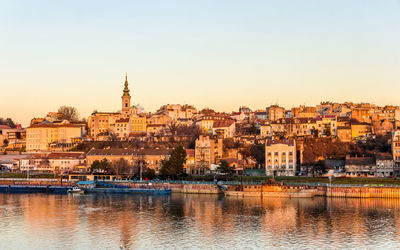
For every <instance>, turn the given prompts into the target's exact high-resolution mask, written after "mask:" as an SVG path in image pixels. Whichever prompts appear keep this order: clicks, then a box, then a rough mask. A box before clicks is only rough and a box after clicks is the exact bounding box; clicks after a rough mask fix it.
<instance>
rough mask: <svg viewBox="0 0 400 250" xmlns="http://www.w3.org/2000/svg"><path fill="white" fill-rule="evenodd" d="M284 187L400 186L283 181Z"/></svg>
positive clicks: (389, 185) (391, 185) (399, 186)
mask: <svg viewBox="0 0 400 250" xmlns="http://www.w3.org/2000/svg"><path fill="white" fill-rule="evenodd" d="M284 184H285V185H292V186H304V185H308V186H314V187H398V188H400V185H398V184H335V183H332V184H329V183H318V182H310V183H308V182H303V183H301V182H287V181H284Z"/></svg>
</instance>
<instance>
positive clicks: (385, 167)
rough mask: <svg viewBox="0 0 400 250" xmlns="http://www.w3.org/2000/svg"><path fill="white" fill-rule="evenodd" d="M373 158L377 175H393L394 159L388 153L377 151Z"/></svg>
mask: <svg viewBox="0 0 400 250" xmlns="http://www.w3.org/2000/svg"><path fill="white" fill-rule="evenodd" d="M375 159H376V176H377V177H391V176H394V175H395V167H394V161H393V157H392V155H391V154H390V153H377V154H376V158H375Z"/></svg>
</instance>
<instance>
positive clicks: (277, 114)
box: [267, 105, 286, 121]
mask: <svg viewBox="0 0 400 250" xmlns="http://www.w3.org/2000/svg"><path fill="white" fill-rule="evenodd" d="M285 114H286V112H285V108H282V107H279V106H278V105H272V106H269V107H268V108H267V115H268V120H270V121H276V120H278V119H282V118H285Z"/></svg>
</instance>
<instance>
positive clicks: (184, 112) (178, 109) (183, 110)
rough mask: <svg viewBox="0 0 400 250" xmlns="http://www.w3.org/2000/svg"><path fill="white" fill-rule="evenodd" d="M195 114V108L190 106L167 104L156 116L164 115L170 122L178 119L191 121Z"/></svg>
mask: <svg viewBox="0 0 400 250" xmlns="http://www.w3.org/2000/svg"><path fill="white" fill-rule="evenodd" d="M196 113H197V110H196V108H194V107H193V106H191V105H183V106H182V105H180V104H167V105H164V106H162V107H161V108H160V109H159V110H158V111H157V114H164V115H167V116H168V117H169V118H171V120H172V121H176V120H178V119H192V118H193V116H194V115H195V114H196Z"/></svg>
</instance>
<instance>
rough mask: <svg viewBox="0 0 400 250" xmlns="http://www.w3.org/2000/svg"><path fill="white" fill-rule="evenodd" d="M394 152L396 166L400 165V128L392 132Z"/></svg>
mask: <svg viewBox="0 0 400 250" xmlns="http://www.w3.org/2000/svg"><path fill="white" fill-rule="evenodd" d="M392 154H393V161H394V163H395V164H396V166H400V130H394V131H393V132H392Z"/></svg>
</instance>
